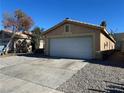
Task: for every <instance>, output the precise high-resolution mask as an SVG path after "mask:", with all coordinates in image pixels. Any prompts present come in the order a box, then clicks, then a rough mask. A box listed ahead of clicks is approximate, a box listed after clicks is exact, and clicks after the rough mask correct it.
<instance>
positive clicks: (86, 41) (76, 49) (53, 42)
mask: <svg viewBox="0 0 124 93" xmlns="http://www.w3.org/2000/svg"><path fill="white" fill-rule="evenodd" d="M92 49H93V47H92V38H91V37H78V38H54V39H50V56H57V57H69V58H85V59H91V58H92Z"/></svg>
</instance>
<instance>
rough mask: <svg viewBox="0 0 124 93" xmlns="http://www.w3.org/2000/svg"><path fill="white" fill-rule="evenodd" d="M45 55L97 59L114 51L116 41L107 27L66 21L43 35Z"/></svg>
mask: <svg viewBox="0 0 124 93" xmlns="http://www.w3.org/2000/svg"><path fill="white" fill-rule="evenodd" d="M43 38H44V49H45V51H44V52H45V54H46V55H49V56H56V57H68V58H84V59H92V58H97V57H98V54H99V52H100V51H107V50H113V49H114V48H115V40H114V38H113V37H112V36H110V35H109V33H108V32H107V31H106V29H105V27H102V26H96V25H93V24H87V23H83V22H79V21H75V20H70V19H65V20H64V21H62V22H60V23H59V24H57V25H55V26H54V27H52V28H50V29H48V30H47V31H45V32H44V34H43Z"/></svg>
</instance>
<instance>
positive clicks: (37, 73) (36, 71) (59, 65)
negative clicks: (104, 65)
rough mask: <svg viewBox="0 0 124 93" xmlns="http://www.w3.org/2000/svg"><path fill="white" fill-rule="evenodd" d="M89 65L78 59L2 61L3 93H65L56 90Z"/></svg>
mask: <svg viewBox="0 0 124 93" xmlns="http://www.w3.org/2000/svg"><path fill="white" fill-rule="evenodd" d="M86 64H87V63H86V62H83V60H74V59H52V58H32V57H24V56H11V57H6V58H0V93H62V92H60V91H57V90H56V88H58V87H59V86H60V85H61V84H63V83H64V82H65V81H66V80H68V79H69V78H71V77H72V75H74V74H75V73H76V72H77V71H78V70H80V69H81V68H83V67H84V66H85V65H86Z"/></svg>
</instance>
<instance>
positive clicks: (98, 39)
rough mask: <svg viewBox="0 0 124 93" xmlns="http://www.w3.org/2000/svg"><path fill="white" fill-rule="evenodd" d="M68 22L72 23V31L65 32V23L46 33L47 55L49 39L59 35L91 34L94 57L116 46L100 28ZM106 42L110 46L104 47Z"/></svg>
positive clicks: (47, 53) (45, 45) (45, 47)
mask: <svg viewBox="0 0 124 93" xmlns="http://www.w3.org/2000/svg"><path fill="white" fill-rule="evenodd" d="M67 24H69V25H70V32H65V30H64V29H65V28H64V25H65V24H64V25H61V26H59V27H57V28H56V29H54V30H52V31H50V32H48V33H47V34H45V35H44V41H45V42H44V49H45V54H46V55H49V39H50V38H59V37H72V36H74V37H75V36H91V37H92V40H93V57H94V58H96V57H98V55H97V52H99V51H104V50H110V49H113V48H114V43H113V42H112V41H111V40H109V39H108V38H107V37H106V36H104V34H102V33H101V31H100V30H98V29H95V28H89V27H86V26H82V25H78V24H71V23H67ZM104 42H109V46H108V47H106V48H104ZM112 46H113V47H112Z"/></svg>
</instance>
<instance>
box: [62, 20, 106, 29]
mask: <svg viewBox="0 0 124 93" xmlns="http://www.w3.org/2000/svg"><path fill="white" fill-rule="evenodd" d="M64 21H71V22H77V23H81V24H85V25H90V26H91V25H92V26H95V27H100V28H104V27H103V26H100V25H97V24H91V23H88V22H83V21H79V20H74V19H69V18H68V19H65V20H64Z"/></svg>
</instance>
